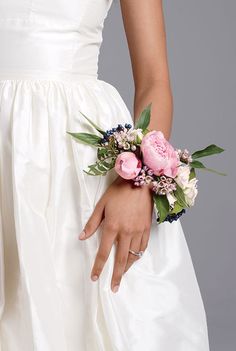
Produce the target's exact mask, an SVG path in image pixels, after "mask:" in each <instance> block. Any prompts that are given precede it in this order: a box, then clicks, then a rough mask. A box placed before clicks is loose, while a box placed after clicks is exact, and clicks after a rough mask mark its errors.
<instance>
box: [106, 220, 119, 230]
mask: <svg viewBox="0 0 236 351" xmlns="http://www.w3.org/2000/svg"><path fill="white" fill-rule="evenodd" d="M117 230H118V225H117V224H116V223H113V222H109V223H107V224H106V231H107V232H116V231H117Z"/></svg>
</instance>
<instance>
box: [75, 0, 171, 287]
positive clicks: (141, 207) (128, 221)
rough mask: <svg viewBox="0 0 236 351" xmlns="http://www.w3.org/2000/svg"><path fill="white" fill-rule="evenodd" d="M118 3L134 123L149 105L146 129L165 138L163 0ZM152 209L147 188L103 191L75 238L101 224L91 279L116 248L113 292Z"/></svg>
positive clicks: (142, 242) (141, 245) (167, 98)
mask: <svg viewBox="0 0 236 351" xmlns="http://www.w3.org/2000/svg"><path fill="white" fill-rule="evenodd" d="M120 5H121V12H122V18H123V23H124V28H125V33H126V37H127V42H128V47H129V52H130V58H131V63H132V71H133V77H134V85H135V95H134V119H135V120H136V118H138V116H139V114H140V113H141V111H142V110H143V109H144V107H145V106H147V105H148V104H149V103H150V102H152V110H151V122H150V125H149V129H150V130H152V129H156V130H161V131H162V132H163V133H164V135H165V137H166V139H169V137H170V133H171V125H172V114H173V102H172V92H171V86H170V78H169V69H168V62H167V49H166V34H165V24H164V17H163V8H162V1H161V0H145V1H143V0H121V1H120ZM152 211H153V201H152V194H151V191H150V189H149V188H148V186H144V187H140V188H138V187H137V188H134V187H132V183H131V182H130V181H126V180H124V179H122V178H120V177H118V178H117V179H116V180H115V181H114V182H113V183H112V184H111V186H109V187H108V189H107V191H106V192H105V193H104V195H103V196H102V197H101V199H100V200H99V201H98V203H97V205H96V207H95V209H94V211H93V213H92V215H91V217H90V219H89V221H88V222H87V224H86V226H85V228H84V230H83V231H82V233H81V234H80V240H86V239H88V238H89V237H90V236H91V235H93V234H94V233H95V232H96V230H97V229H98V227H99V226H100V225H102V235H101V242H100V246H99V249H98V252H97V254H96V258H95V262H94V265H93V267H92V270H91V279H92V280H93V281H96V280H97V279H99V276H100V274H101V273H102V270H103V267H104V265H105V263H106V261H107V259H108V257H109V254H110V251H111V248H112V246H113V245H114V244H115V245H116V256H115V264H114V269H113V274H112V279H111V289H112V291H113V292H117V291H118V289H119V286H120V284H121V280H122V276H123V274H124V273H125V272H127V270H128V269H129V268H130V267H131V265H132V264H133V263H134V262H135V261H136V260H137V259H139V258H138V257H137V256H135V255H133V254H132V253H129V249H132V250H134V251H140V250H142V251H145V250H146V248H147V246H148V241H149V237H150V229H151V220H152ZM144 254H145V253H144Z"/></svg>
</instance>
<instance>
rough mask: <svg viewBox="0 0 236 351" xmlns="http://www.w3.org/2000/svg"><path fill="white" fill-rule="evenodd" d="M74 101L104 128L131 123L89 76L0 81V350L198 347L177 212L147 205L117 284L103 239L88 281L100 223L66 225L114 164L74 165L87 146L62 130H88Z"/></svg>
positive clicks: (111, 92) (196, 294)
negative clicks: (170, 218)
mask: <svg viewBox="0 0 236 351" xmlns="http://www.w3.org/2000/svg"><path fill="white" fill-rule="evenodd" d="M80 111H81V112H83V113H84V114H86V115H87V116H89V117H90V118H92V119H93V120H94V122H95V123H97V124H99V125H100V126H101V127H102V128H104V129H109V128H111V127H113V126H116V125H117V124H118V123H132V118H131V115H130V113H129V111H128V109H127V107H126V105H125V103H124V101H123V100H122V98H121V96H120V95H119V93H118V91H117V90H116V89H115V87H113V86H112V85H110V84H109V83H107V82H104V81H102V80H99V79H96V78H87V79H81V80H80V81H77V82H66V81H56V80H43V79H41V80H40V79H39V80H37V79H35V80H28V79H24V80H1V81H0V254H1V256H0V257H1V259H0V284H1V285H0V315H1V322H0V350H1V351H19V350H22V351H134V350H135V351H141V350H142V351H143V350H145V351H157V350H159V351H173V350H175V351H208V349H209V348H208V336H207V325H206V316H205V310H204V306H203V302H202V298H201V294H200V290H199V287H198V283H197V279H196V275H195V272H194V268H193V265H192V260H191V257H190V254H189V250H188V247H187V244H186V240H185V237H184V233H183V230H182V226H181V222H180V220H178V221H177V222H174V223H172V224H170V223H162V224H160V225H157V223H156V221H155V216H153V225H152V230H151V236H150V241H149V245H148V248H147V249H146V251H145V254H144V255H143V257H142V258H141V259H140V260H138V261H136V262H135V263H134V264H133V266H132V267H131V268H130V269H129V271H128V272H127V273H126V274H125V275H124V276H123V279H122V283H121V287H120V289H119V291H118V293H116V294H114V293H113V292H112V291H111V288H110V283H111V276H112V271H113V266H114V257H115V247H113V248H112V251H111V254H110V256H109V259H108V261H107V263H106V265H105V267H104V270H103V272H102V275H101V277H100V279H99V280H98V281H97V282H92V281H91V279H90V272H91V269H92V265H93V262H94V259H95V256H96V252H97V249H98V246H99V242H100V235H101V232H100V230H98V231H97V232H96V233H95V235H93V236H92V237H90V238H89V239H87V240H86V241H83V242H82V241H79V240H78V234H79V233H80V232H81V230H82V229H83V227H84V225H85V223H86V222H87V220H88V218H89V216H90V215H91V213H92V211H93V209H94V206H95V204H96V202H97V201H98V200H99V198H100V197H101V195H102V194H103V193H104V191H105V190H106V189H107V187H108V186H109V184H111V182H112V181H113V180H114V179H115V176H116V175H115V173H114V172H113V171H112V172H111V173H110V174H109V175H108V176H106V177H92V176H88V175H87V174H85V173H84V172H83V169H86V167H87V165H88V164H91V163H93V162H94V161H95V159H96V149H94V148H93V147H90V146H87V145H83V144H82V143H77V142H76V141H75V140H74V139H73V138H72V137H71V136H70V135H69V134H67V133H66V131H73V132H76V131H77V132H79V131H85V132H86V131H87V132H94V130H93V128H92V127H90V126H88V124H87V122H86V121H85V120H84V118H83V116H82V115H81V113H80ZM124 211H125V208H124Z"/></svg>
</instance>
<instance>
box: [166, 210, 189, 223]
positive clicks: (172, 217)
mask: <svg viewBox="0 0 236 351" xmlns="http://www.w3.org/2000/svg"><path fill="white" fill-rule="evenodd" d="M185 212H186V210H185V209H182V211H180V212H178V213H176V214H169V215H168V216H167V217H166V219H165V220H164V222H170V223H172V222H173V221H177V220H178V219H179V218H180V217H181V216H182V215H183V214H184V213H185Z"/></svg>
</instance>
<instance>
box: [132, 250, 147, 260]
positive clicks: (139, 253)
mask: <svg viewBox="0 0 236 351" xmlns="http://www.w3.org/2000/svg"><path fill="white" fill-rule="evenodd" d="M129 252H130V253H132V254H133V255H135V256H138V257H139V258H141V257H142V256H143V253H144V251H138V252H136V251H133V250H129Z"/></svg>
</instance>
